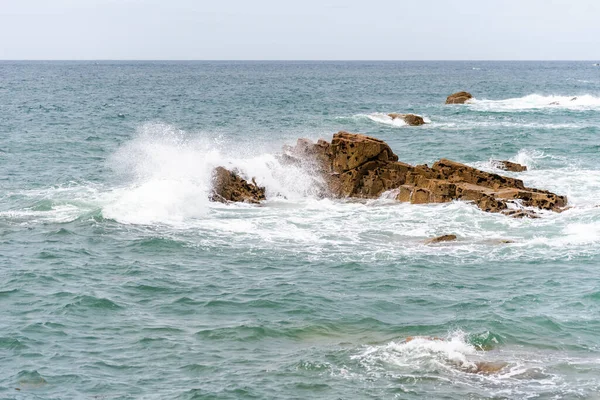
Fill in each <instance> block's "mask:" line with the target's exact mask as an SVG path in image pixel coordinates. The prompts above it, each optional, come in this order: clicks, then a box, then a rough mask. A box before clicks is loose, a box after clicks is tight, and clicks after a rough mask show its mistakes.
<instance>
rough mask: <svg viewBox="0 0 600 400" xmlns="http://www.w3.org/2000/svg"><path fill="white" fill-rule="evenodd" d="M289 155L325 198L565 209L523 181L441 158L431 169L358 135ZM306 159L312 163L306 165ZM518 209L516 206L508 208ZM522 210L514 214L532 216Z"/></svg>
mask: <svg viewBox="0 0 600 400" xmlns="http://www.w3.org/2000/svg"><path fill="white" fill-rule="evenodd" d="M286 157H288V158H289V159H290V160H297V161H296V162H299V163H302V162H303V163H306V162H310V163H312V164H311V165H312V168H313V169H314V171H315V172H316V173H319V174H320V175H321V176H322V178H323V181H324V182H325V186H326V188H327V194H328V195H329V196H332V197H338V198H340V197H342V198H343V197H355V198H377V197H379V196H380V195H381V194H382V193H383V192H386V191H392V192H391V193H393V195H394V196H395V198H396V199H397V200H399V201H402V202H410V203H413V204H425V203H445V202H450V201H453V200H463V201H468V202H472V203H473V204H475V205H477V206H478V207H479V208H481V209H482V210H483V211H488V212H506V213H513V212H514V211H513V210H514V209H515V208H517V206H518V205H520V206H526V207H534V208H538V209H542V210H552V211H561V210H562V208H563V207H565V206H566V204H567V198H566V197H565V196H559V195H556V194H554V193H551V192H548V191H545V190H539V189H533V188H527V187H525V186H524V184H523V181H521V180H520V179H515V178H509V177H504V176H501V175H497V174H492V173H488V172H484V171H481V170H478V169H476V168H473V167H469V166H467V165H464V164H461V163H457V162H455V161H450V160H447V159H441V160H439V161H437V162H436V163H434V164H433V166H431V167H428V166H427V165H417V166H412V165H409V164H406V163H403V162H400V161H398V156H397V155H396V154H394V152H393V151H392V149H391V148H390V147H389V146H388V145H387V143H385V142H383V141H382V140H379V139H375V138H372V137H368V136H365V135H360V134H353V133H348V132H338V133H336V134H334V135H333V139H332V141H331V143H328V142H326V141H324V140H319V141H318V142H317V143H312V142H310V141H308V140H306V139H299V140H298V144H297V145H296V146H295V147H288V148H287V149H286ZM307 158H308V160H309V161H306V159H307ZM509 205H514V206H509ZM533 215H534V214H532V213H531V212H523V213H521V214H519V215H515V216H519V217H522V216H533Z"/></svg>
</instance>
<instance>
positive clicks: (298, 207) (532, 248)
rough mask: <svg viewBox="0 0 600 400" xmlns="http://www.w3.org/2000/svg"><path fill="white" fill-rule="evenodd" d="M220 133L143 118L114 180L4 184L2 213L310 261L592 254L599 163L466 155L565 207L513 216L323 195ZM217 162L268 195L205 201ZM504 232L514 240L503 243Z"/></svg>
mask: <svg viewBox="0 0 600 400" xmlns="http://www.w3.org/2000/svg"><path fill="white" fill-rule="evenodd" d="M216 139H219V138H213V137H210V136H208V135H203V134H198V135H191V134H189V133H185V132H179V131H176V130H174V129H173V128H171V127H168V126H161V125H148V126H145V127H143V128H142V129H141V130H140V132H139V133H138V135H137V136H135V137H134V138H133V139H132V140H131V141H129V142H127V143H125V144H124V145H123V146H122V147H121V148H120V149H119V150H118V151H117V152H116V154H115V155H114V157H112V158H111V159H110V160H109V162H108V164H109V166H111V167H112V168H113V169H114V171H115V173H116V174H115V175H114V177H113V182H110V183H106V184H103V185H98V184H91V183H85V182H80V183H71V184H69V185H66V186H64V187H52V188H47V189H44V190H29V191H23V192H19V193H14V194H10V196H14V197H15V198H16V197H22V198H23V200H22V202H23V204H26V206H25V207H24V208H22V209H16V210H5V211H3V212H2V213H0V222H1V221H8V222H9V223H37V222H57V223H64V222H69V221H73V220H76V219H78V218H80V217H81V216H84V215H86V214H90V213H91V215H90V218H92V217H94V216H95V215H100V214H101V215H102V216H104V217H105V218H108V219H112V220H115V221H118V222H120V223H126V224H138V225H141V226H155V225H161V226H163V228H161V229H162V230H164V231H170V226H171V227H173V228H174V229H176V231H173V232H181V229H183V230H186V232H188V233H186V234H185V237H186V239H185V240H186V241H189V243H190V245H202V246H204V245H207V246H214V245H216V244H215V243H217V244H218V243H221V242H224V243H227V244H228V245H232V246H240V247H243V248H246V247H248V246H255V247H259V248H260V247H263V246H268V247H269V248H272V247H273V246H275V247H276V248H277V249H279V251H281V252H292V253H294V254H300V255H303V256H306V257H310V258H314V259H319V258H323V257H325V258H335V259H340V260H351V261H371V260H377V261H383V262H385V261H394V262H395V261H396V260H398V259H404V258H409V259H426V258H430V257H432V256H435V257H441V258H440V259H441V260H442V261H440V262H442V263H443V262H446V261H444V260H447V262H456V261H457V260H460V262H469V260H470V259H473V260H480V259H481V258H482V257H483V258H484V259H489V260H513V259H514V260H527V259H532V260H536V259H547V258H552V259H556V258H561V257H578V256H580V255H582V254H591V253H593V254H595V253H597V252H598V248H597V246H595V245H593V244H594V243H597V242H599V241H600V228H599V226H600V208H597V207H596V206H597V205H598V203H600V200H598V199H600V165H599V166H597V167H594V166H591V165H585V166H581V165H579V163H578V162H577V160H570V159H567V158H564V157H557V156H554V155H552V154H549V153H544V152H541V151H538V150H535V149H523V150H521V151H519V152H517V153H515V154H514V155H513V156H512V157H510V158H509V159H510V160H511V161H516V162H519V163H521V164H525V165H527V166H528V167H529V170H528V171H526V172H522V173H510V172H501V171H499V170H498V169H496V168H495V167H494V165H493V164H492V163H490V162H489V160H485V161H484V160H482V161H481V162H477V163H473V164H472V165H473V166H476V167H478V168H482V169H484V170H488V171H491V172H496V173H503V174H506V175H509V176H515V177H518V178H519V179H522V180H523V181H524V183H525V185H527V186H530V187H537V188H541V189H548V190H551V191H554V192H556V193H559V194H565V195H567V196H568V197H569V205H571V206H573V208H572V209H570V210H568V211H565V212H563V213H561V214H556V213H551V212H548V213H545V214H544V217H543V218H540V219H535V220H530V219H513V218H508V217H506V216H503V215H499V214H490V213H485V212H482V211H481V210H479V209H477V208H476V207H475V206H474V205H471V204H468V203H465V202H459V201H456V202H451V203H444V204H427V205H412V204H406V203H398V202H396V201H395V200H394V197H395V196H394V193H393V192H389V193H384V194H383V195H382V196H381V197H380V198H379V199H372V200H368V201H361V200H351V201H350V200H330V199H320V198H319V196H318V195H317V190H316V185H315V182H316V178H315V176H314V175H315V174H314V173H311V171H306V170H303V169H302V168H299V167H295V166H290V165H282V164H281V163H280V162H279V160H278V158H277V156H276V155H275V154H273V153H269V152H264V151H263V150H261V149H251V148H246V149H236V148H235V147H231V145H227V146H225V145H223V144H222V142H221V141H219V140H216ZM242 150H243V153H242ZM239 153H242V154H239ZM253 154H258V155H253ZM217 165H224V166H226V167H228V168H234V169H237V170H238V171H239V172H240V174H241V175H242V176H243V177H245V178H247V179H250V178H252V177H255V179H256V181H257V183H258V184H259V185H264V186H265V187H266V190H267V197H268V200H267V201H266V202H264V203H263V204H261V205H260V206H254V205H248V204H229V205H224V204H221V203H211V202H209V201H208V200H207V197H208V193H209V190H210V188H211V172H212V169H213V168H214V167H215V166H217ZM40 201H41V202H43V203H42V206H41V207H40V206H39V203H40ZM36 221H37V222H36ZM189 232H194V233H195V234H194V235H193V236H189ZM450 233H451V234H455V235H457V236H458V240H457V241H455V242H450V243H443V244H439V245H432V246H427V245H424V242H425V240H426V239H428V238H431V237H434V236H438V235H442V234H450ZM173 234H176V235H179V233H173ZM505 239H510V240H512V241H514V243H511V244H505V243H502V241H503V240H505ZM590 244H592V245H590ZM307 248H310V249H311V250H310V252H306V249H307ZM590 252H591V253H590Z"/></svg>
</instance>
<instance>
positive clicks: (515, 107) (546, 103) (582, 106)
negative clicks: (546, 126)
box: [468, 94, 600, 112]
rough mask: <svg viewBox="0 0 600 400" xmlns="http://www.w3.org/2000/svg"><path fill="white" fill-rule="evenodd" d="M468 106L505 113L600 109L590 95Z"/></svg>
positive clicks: (598, 101)
mask: <svg viewBox="0 0 600 400" xmlns="http://www.w3.org/2000/svg"><path fill="white" fill-rule="evenodd" d="M468 104H469V106H470V107H471V108H472V109H474V110H477V111H491V112H505V111H528V110H536V109H553V108H555V109H569V110H595V109H600V97H596V96H592V95H581V96H575V95H573V96H555V95H551V96H542V95H539V94H530V95H527V96H524V97H517V98H511V99H505V100H485V99H481V100H478V99H472V100H471V101H470V102H469V103H468Z"/></svg>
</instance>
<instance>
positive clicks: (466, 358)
mask: <svg viewBox="0 0 600 400" xmlns="http://www.w3.org/2000/svg"><path fill="white" fill-rule="evenodd" d="M465 339H466V335H465V334H464V333H463V332H457V333H454V334H452V335H450V336H449V337H448V338H444V339H441V340H440V339H437V338H428V337H415V338H414V339H412V340H410V341H392V342H389V343H387V344H384V345H378V346H367V347H366V348H365V350H363V351H362V353H360V354H358V355H355V356H352V357H351V359H353V360H357V361H359V363H360V364H361V365H362V366H363V367H364V368H366V369H367V370H372V369H377V368H384V369H388V368H407V369H408V370H410V371H411V372H415V371H420V372H422V373H423V372H425V373H427V372H439V371H440V370H442V371H466V372H469V371H475V370H476V369H477V365H476V361H478V360H479V359H481V354H480V353H481V352H479V351H477V349H475V347H474V346H472V345H471V344H469V343H467V342H466V340H465Z"/></svg>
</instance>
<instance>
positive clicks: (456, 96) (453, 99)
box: [446, 92, 473, 104]
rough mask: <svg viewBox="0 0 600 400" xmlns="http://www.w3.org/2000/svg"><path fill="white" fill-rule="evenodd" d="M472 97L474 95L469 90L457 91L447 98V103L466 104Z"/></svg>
mask: <svg viewBox="0 0 600 400" xmlns="http://www.w3.org/2000/svg"><path fill="white" fill-rule="evenodd" d="M472 98H473V95H472V94H471V93H469V92H457V93H453V94H451V95H450V96H448V97H447V98H446V104H465V102H466V101H467V100H470V99H472Z"/></svg>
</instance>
